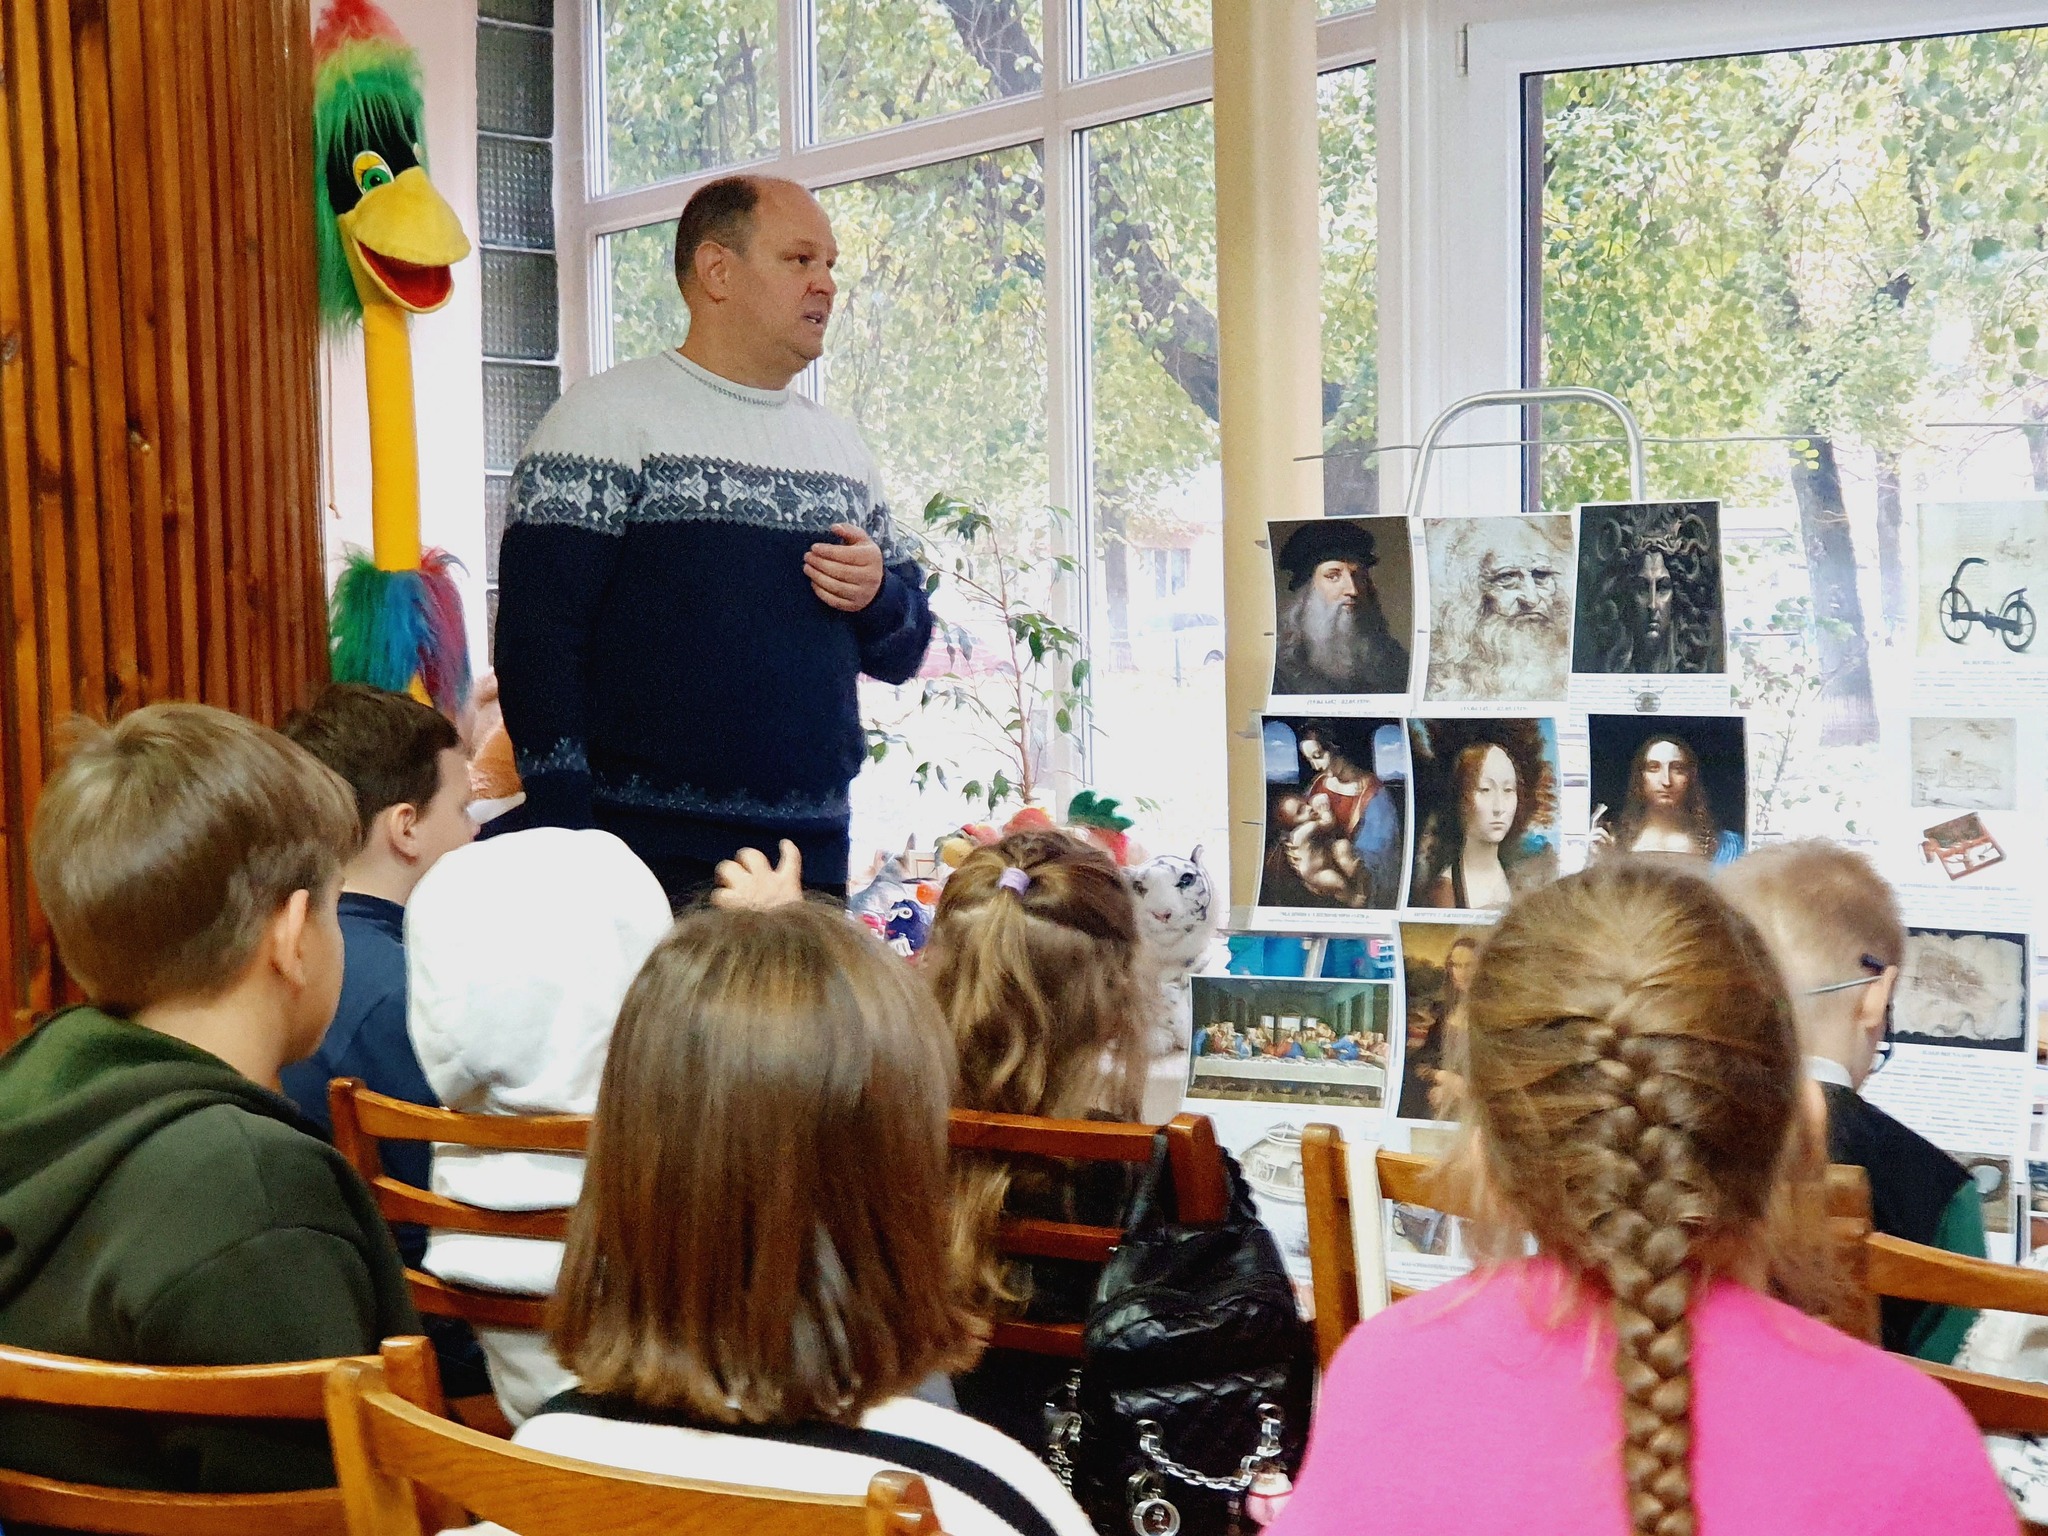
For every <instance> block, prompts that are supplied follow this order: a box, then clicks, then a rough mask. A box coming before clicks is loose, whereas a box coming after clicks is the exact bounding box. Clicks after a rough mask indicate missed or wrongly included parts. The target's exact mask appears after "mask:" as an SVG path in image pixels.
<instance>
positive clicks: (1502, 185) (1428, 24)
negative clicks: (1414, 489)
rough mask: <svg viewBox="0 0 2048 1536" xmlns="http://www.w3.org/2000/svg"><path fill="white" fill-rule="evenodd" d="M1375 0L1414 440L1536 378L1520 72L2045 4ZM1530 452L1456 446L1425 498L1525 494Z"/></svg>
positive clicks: (1393, 325) (1401, 382) (1972, 28)
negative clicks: (1457, 412)
mask: <svg viewBox="0 0 2048 1536" xmlns="http://www.w3.org/2000/svg"><path fill="white" fill-rule="evenodd" d="M1379 16H1380V20H1381V26H1382V31H1381V34H1380V43H1381V54H1380V64H1379V72H1378V81H1377V87H1378V92H1379V95H1378V98H1377V99H1378V116H1379V177H1380V201H1379V207H1380V247H1379V251H1380V255H1379V272H1378V276H1379V315H1380V380H1381V385H1380V440H1381V442H1382V443H1385V444H1389V445H1391V444H1397V443H1413V442H1415V441H1417V440H1418V439H1419V438H1420V437H1421V435H1422V433H1423V432H1424V431H1425V430H1426V429H1427V428H1428V426H1429V423H1430V421H1431V419H1432V418H1433V417H1434V416H1435V415H1436V414H1437V413H1438V412H1439V411H1440V410H1442V409H1443V407H1444V406H1446V405H1448V404H1449V403H1450V402H1452V401H1453V400H1457V399H1459V398H1461V397H1463V396H1465V395H1469V394H1474V393H1477V392H1479V391H1481V390H1489V389H1502V388H1510V387H1516V386H1519V385H1522V384H1524V383H1527V382H1531V381H1529V380H1528V379H1527V378H1526V377H1525V370H1526V368H1527V367H1528V358H1527V356H1526V355H1525V352H1526V328H1525V314H1524V308H1525V292H1526V290H1525V287H1524V283H1525V279H1526V277H1527V271H1526V266H1525V262H1526V259H1527V255H1526V247H1527V240H1528V218H1529V209H1528V207H1527V204H1526V202H1525V198H1526V196H1527V195H1528V192H1529V190H1530V189H1529V188H1528V187H1527V186H1526V185H1525V181H1524V171H1525V161H1526V151H1527V146H1526V140H1525V123H1524V116H1523V114H1524V98H1523V81H1524V79H1525V78H1526V77H1527V76H1529V75H1531V74H1553V73H1561V72H1565V71H1570V70H1579V69H1597V68H1602V67H1609V66H1618V65H1627V64H1643V63H1655V62H1659V61H1668V60H1679V59H1695V58H1711V57H1718V56H1723V55H1728V54H1745V53H1772V52H1778V51H1781V50H1787V49H1795V48H1824V47H1838V46H1842V45H1846V44H1854V43H1872V42H1886V41H1891V40H1893V39H1901V38H1912V37H1925V36H1930V35H1946V34H1951V33H1959V32H1980V31H1992V30H1997V29H2001V28H2006V27H2028V26H2042V25H2048V3H2042V0H2033V3H2013V0H1999V3H1993V0H1949V4H1948V7H1947V9H1946V10H1945V11H1944V12H1943V14H1941V15H1940V16H1939V17H1934V18H1930V16H1929V15H1928V8H1927V6H1926V5H1925V4H1924V0H1806V3H1804V4H1801V5H1798V6H1786V5H1782V4H1776V3H1772V0H1381V4H1380V6H1379ZM1453 168H1455V174H1452V169H1453ZM1546 382H1550V383H1573V382H1578V381H1575V380H1569V379H1559V380H1548V381H1546ZM1520 426H1521V420H1520V419H1519V418H1517V417H1515V416H1512V415H1509V414H1508V413H1506V412H1495V413H1487V414H1482V413H1474V414H1473V415H1470V416H1467V417H1466V418H1464V419H1463V420H1462V421H1460V422H1459V423H1457V424H1456V425H1455V426H1454V427H1452V429H1451V430H1450V432H1449V433H1448V434H1447V435H1446V441H1447V442H1449V443H1453V444H1455V443H1459V442H1465V443H1473V442H1499V441H1500V440H1502V439H1504V438H1511V437H1514V436H1517V435H1519V428H1520ZM1595 429H1597V423H1596V424H1595ZM1571 430H1574V431H1576V430H1578V428H1577V426H1576V424H1574V426H1573V428H1572V429H1571ZM1413 457H1414V456H1413V455H1412V454H1409V453H1389V454H1388V455H1387V456H1386V459H1385V460H1384V461H1383V462H1382V466H1381V471H1382V473H1381V497H1382V503H1383V505H1385V506H1388V507H1397V506H1399V505H1401V500H1400V498H1401V497H1402V496H1403V495H1404V494H1405V491H1406V487H1407V484H1408V481H1409V478H1410V475H1411V473H1412V469H1413ZM1526 462H1527V461H1526V459H1525V457H1524V456H1523V455H1522V454H1519V453H1516V452H1513V451H1511V450H1507V449H1493V450H1488V451H1485V452H1480V453H1451V454H1448V455H1446V456H1445V457H1444V458H1442V459H1441V460H1440V461H1439V462H1438V463H1436V464H1435V465H1434V466H1433V467H1432V468H1431V471H1430V496H1429V499H1428V502H1427V505H1426V507H1425V510H1426V511H1431V512H1435V511H1441V510H1442V509H1443V508H1445V507H1446V506H1460V505H1462V506H1481V505H1495V506H1498V507H1500V508H1501V509H1502V510H1504V511H1505V510H1510V509H1520V508H1521V507H1523V506H1524V504H1525V503H1524V497H1525V486H1524V475H1525V468H1526ZM1650 490H1651V493H1652V494H1653V495H1654V494H1656V492H1657V487H1656V486H1655V485H1652V486H1651V487H1650Z"/></svg>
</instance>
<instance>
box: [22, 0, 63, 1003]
mask: <svg viewBox="0 0 2048 1536" xmlns="http://www.w3.org/2000/svg"><path fill="white" fill-rule="evenodd" d="M11 10H12V15H11V18H10V31H11V32H12V35H13V38H14V46H13V53H14V60H15V67H16V69H17V70H18V71H19V78H18V79H17V81H16V85H15V115H14V117H15V120H14V129H15V140H16V143H17V144H18V145H19V146H20V159H19V162H18V167H17V172H16V175H15V180H14V185H15V193H16V198H17V205H16V230H17V234H18V237H19V243H18V247H17V249H18V252H19V255H20V257H21V262H20V266H19V268H18V273H19V281H20V285H21V286H20V290H19V291H20V295H21V298H22V301H23V309H24V311H25V314H26V317H27V322H28V325H27V346H26V351H25V353H24V354H23V356H24V360H25V362H26V364H27V381H26V382H27V386H28V387H27V390H26V397H27V398H26V404H27V418H28V423H27V424H28V438H29V441H28V475H29V483H28V486H27V488H26V489H27V497H26V500H27V501H28V503H29V505H28V508H27V509H26V510H27V513H28V521H29V538H30V542H31V544H32V546H33V549H32V552H31V561H30V579H31V580H32V581H33V583H34V592H33V593H32V595H31V603H30V606H29V608H28V609H26V610H24V609H22V608H19V607H17V608H16V610H15V613H14V624H15V628H14V633H15V637H16V638H15V644H16V645H17V647H19V646H20V645H21V644H22V634H21V631H22V629H23V627H24V625H25V624H26V625H30V626H32V627H33V630H34V649H35V666H36V682H37V685H38V687H39V689H40V691H41V701H40V704H39V706H38V716H37V719H36V726H35V732H34V734H35V736H36V740H35V741H34V742H33V743H32V744H33V746H34V747H35V749H36V751H37V753H38V765H39V766H40V765H41V764H46V763H47V762H48V761H49V758H50V754H51V749H52V746H53V740H52V736H53V726H54V724H55V723H56V722H58V721H61V720H64V719H67V718H68V717H69V716H70V714H71V712H72V709H73V699H74V692H73V686H72V685H73V676H74V674H73V671H72V641H71V627H72V626H71V600H70V594H71V589H72V585H73V582H74V579H75V577H74V573H73V572H72V570H71V568H70V564H69V561H68V560H67V558H66V553H65V551H66V545H67V543H68V542H69V541H68V538H67V533H68V529H67V526H66V521H67V519H66V516H65V501H66V494H65V493H66V489H67V487H66V484H65V480H66V476H65V473H64V461H65V457H66V455H65V440H64V414H63V387H62V382H61V379H60V375H59V371H58V366H57V355H58V354H57V305H56V304H55V303H54V302H52V296H53V294H54V293H55V290H56V273H55V266H56V262H55V257H54V253H53V251H52V248H51V247H52V244H53V240H54V224H55V220H54V217H53V210H52V206H51V199H50V196H49V149H48V141H49V134H48V131H47V127H46V123H47V118H48V116H49V113H50V110H51V109H52V108H53V107H54V105H55V104H54V102H52V101H51V98H50V96H49V94H48V92H47V89H46V87H47V81H46V79H45V66H44V62H43V43H42V36H41V30H40V28H39V27H38V26H37V25H36V22H37V16H36V11H37V5H36V3H35V0H12V4H11ZM10 558H18V557H16V556H13V555H12V554H11V555H10ZM21 729H22V731H23V733H24V735H25V736H26V735H27V734H28V732H29V725H28V721H27V720H26V719H24V720H23V721H22V722H21ZM26 745H29V743H26V742H25V743H24V746H26ZM18 784H19V786H20V789H19V794H18V804H19V806H20V810H19V816H20V820H19V821H18V822H17V826H18V827H19V828H20V829H21V831H22V833H23V834H24V836H23V839H22V842H21V855H20V856H21V859H22V863H23V866H24V871H23V872H24V873H25V872H26V870H25V865H26V857H27V844H26V837H25V834H26V831H27V828H28V827H29V825H30V823H31V821H32V819H33V817H34V813H35V798H36V797H35V790H36V789H37V788H38V787H39V786H40V784H41V773H40V772H38V773H37V774H36V776H35V777H34V778H32V779H31V778H28V777H26V776H24V777H22V778H21V779H20V780H18ZM20 884H21V887H22V896H21V901H20V903H19V904H18V906H17V911H18V912H19V914H20V917H19V922H20V928H19V930H18V936H17V941H16V942H17V951H16V954H17V964H18V965H19V967H20V971H19V975H20V977H21V985H22V987H23V989H24V991H25V993H26V1001H27V1004H28V1006H29V1007H30V1008H32V1009H33V1008H39V1007H47V1006H48V1005H49V1001H50V981H51V976H52V971H51V966H50V944H49V932H48V927H47V925H46V924H45V923H44V921H43V915H42V912H41V910H40V909H39V907H38V906H37V904H36V902H35V899H34V893H33V890H32V888H31V882H29V881H27V880H26V879H22V880H21V881H20Z"/></svg>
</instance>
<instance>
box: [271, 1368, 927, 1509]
mask: <svg viewBox="0 0 2048 1536" xmlns="http://www.w3.org/2000/svg"><path fill="white" fill-rule="evenodd" d="M327 1423H328V1429H329V1432H330V1434H331V1435H332V1437H333V1441H334V1461H335V1467H336V1470H337V1471H338V1472H339V1473H340V1476H341V1496H342V1499H343V1501H344V1503H345V1504H346V1507H347V1510H348V1529H349V1533H350V1536H423V1527H422V1526H421V1523H420V1520H419V1515H418V1502H417V1499H416V1494H417V1492H418V1491H420V1490H431V1491H433V1492H434V1493H436V1494H438V1495H440V1496H441V1497H442V1498H443V1499H444V1500H446V1501H447V1502H448V1503H450V1504H457V1505H461V1506H462V1507H463V1508H465V1509H467V1510H469V1511H470V1512H471V1513H472V1514H473V1515H475V1516H476V1517H477V1518H479V1519H483V1520H494V1521H496V1522H497V1523H498V1524H500V1525H502V1526H505V1527H506V1528H507V1529H510V1530H515V1531H518V1532H519V1533H520V1536H588V1533H589V1532H592V1531H603V1532H606V1533H607V1536H697V1533H703V1536H712V1533H716V1536H939V1524H938V1518H937V1516H936V1515H934V1514H933V1512H932V1504H931V1495H930V1492H929V1491H928V1490H927V1489H926V1487H925V1485H924V1481H923V1479H921V1478H918V1477H915V1476H912V1475H911V1474H909V1473H907V1472H882V1473H878V1474H877V1475H876V1476H875V1477H874V1479H873V1480H872V1481H870V1483H869V1484H868V1491H867V1494H866V1496H865V1497H862V1496H859V1495H849V1496H845V1497H833V1496H829V1495H821V1494H790V1493H781V1492H773V1491H768V1490H764V1489H757V1488H744V1487H734V1486H721V1485H719V1484H716V1483H699V1482H690V1481H686V1480H684V1479H682V1478H676V1477H658V1476H654V1475H652V1474H650V1473H644V1472H625V1471H618V1470H615V1469H612V1468H606V1467H598V1466H595V1465H592V1464H591V1463H588V1462H582V1461H572V1460H570V1459H569V1458H568V1457H565V1456H553V1455H549V1454H548V1453H546V1452H544V1451H534V1450H528V1449H526V1448H525V1447H523V1446H516V1445H510V1444H507V1443H506V1442H505V1441H502V1440H496V1439H493V1438H492V1437H491V1436H489V1435H485V1434H480V1433H478V1432H477V1431H476V1430H473V1429H465V1428H464V1427H462V1426H461V1425H459V1424H455V1423H452V1422H450V1421H448V1420H445V1419H437V1418H435V1417H434V1416H433V1415H432V1414H429V1413H425V1412H422V1411H421V1410H420V1409H418V1408H416V1407H414V1406H413V1405H412V1404H410V1403H408V1402H406V1401H405V1399H404V1398H403V1397H401V1396H400V1395H398V1394H397V1393H395V1392H393V1391H392V1390H391V1388H390V1385H389V1378H388V1376H387V1374H386V1373H385V1371H384V1369H383V1367H382V1365H381V1364H380V1363H379V1362H377V1361H374V1360H345V1361H342V1362H341V1363H340V1364H339V1365H338V1366H337V1367H336V1368H335V1370H334V1373H333V1375H332V1376H331V1377H330V1378H329V1380H328V1383H327ZM251 1529H252V1530H253V1529H255V1527H251Z"/></svg>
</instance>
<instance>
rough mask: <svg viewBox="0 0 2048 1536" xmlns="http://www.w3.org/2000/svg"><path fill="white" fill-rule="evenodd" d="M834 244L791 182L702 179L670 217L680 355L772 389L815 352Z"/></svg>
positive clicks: (812, 203)
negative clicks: (680, 305)
mask: <svg viewBox="0 0 2048 1536" xmlns="http://www.w3.org/2000/svg"><path fill="white" fill-rule="evenodd" d="M838 259H839V246H838V243H837V242H836V241H835V240H834V239H833V237H832V222H831V220H830V219H828V218H827V217H826V216H825V210H824V209H823V208H822V207H821V206H820V205H819V203H818V200H817V199H816V198H815V197H813V196H811V194H810V193H809V192H807V191H806V190H805V189H804V188H802V187H800V186H798V185H797V184H796V183H795V182H793V181H784V180H782V179H780V178H779V177H773V176H725V177H720V178H719V179H718V180H717V181H712V182H707V183H705V185H703V186H702V187H700V188H698V189H697V191H696V192H695V193H694V194H693V195H692V196H691V198H690V200H689V202H688V203H687V204H685V205H684V208H683V212H682V216H681V218H679V219H678V220H677V221H676V284H677V286H678V287H679V288H681V290H682V294H683V301H684V302H685V303H686V304H688V305H689V307H690V341H689V342H687V343H685V345H684V349H683V350H684V353H685V355H687V356H690V357H692V358H694V359H696V360H697V361H699V362H702V363H704V364H705V365H706V366H708V367H712V368H713V369H714V371H717V372H723V373H726V374H727V376H728V377H732V378H735V379H737V380H739V381H740V382H758V381H759V380H761V379H775V380H777V385H778V387H779V385H780V384H782V383H787V382H788V380H789V379H790V378H793V377H795V376H796V374H797V373H798V372H800V371H801V370H802V369H803V367H804V365H805V364H807V363H809V362H811V361H812V360H813V359H815V358H817V357H818V356H819V355H820V354H821V353H822V352H823V351H824V350H825V328H826V326H827V325H828V324H829V323H830V321H831V318H832V303H833V299H834V298H835V297H836V295H837V294H838V286H837V284H836V283H834V281H833V278H832V267H833V264H834V263H835V262H837V261H838Z"/></svg>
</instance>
